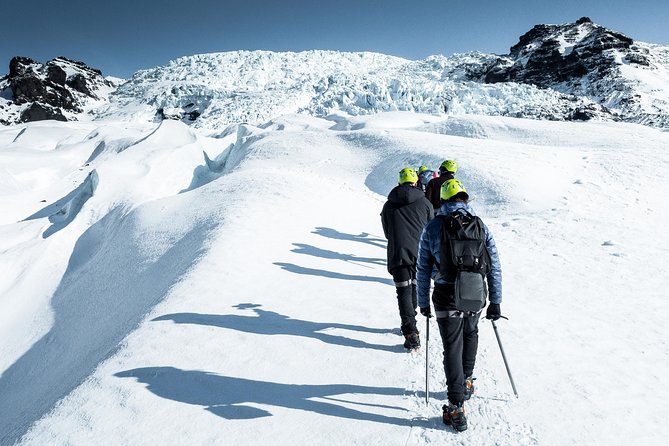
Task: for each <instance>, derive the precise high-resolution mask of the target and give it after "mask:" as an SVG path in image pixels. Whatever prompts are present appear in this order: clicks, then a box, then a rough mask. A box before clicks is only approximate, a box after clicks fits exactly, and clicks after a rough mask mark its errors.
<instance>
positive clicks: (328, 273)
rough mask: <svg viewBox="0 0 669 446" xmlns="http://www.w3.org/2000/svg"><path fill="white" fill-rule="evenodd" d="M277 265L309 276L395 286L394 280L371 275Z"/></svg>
mask: <svg viewBox="0 0 669 446" xmlns="http://www.w3.org/2000/svg"><path fill="white" fill-rule="evenodd" d="M274 264H275V265H277V266H280V267H281V268H282V269H284V270H286V271H290V272H291V273H295V274H304V275H308V276H320V277H327V278H329V279H341V280H358V281H361V282H378V283H382V284H384V285H390V286H393V287H394V286H395V285H394V284H393V281H392V280H390V279H382V278H380V277H370V276H357V275H354V274H343V273H337V272H334V271H326V270H322V269H314V268H305V267H304V266H299V265H295V264H293V263H283V262H274Z"/></svg>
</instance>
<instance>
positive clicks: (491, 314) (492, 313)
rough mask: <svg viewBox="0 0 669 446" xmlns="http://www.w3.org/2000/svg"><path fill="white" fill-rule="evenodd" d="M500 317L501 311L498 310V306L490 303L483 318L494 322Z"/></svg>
mask: <svg viewBox="0 0 669 446" xmlns="http://www.w3.org/2000/svg"><path fill="white" fill-rule="evenodd" d="M500 317H502V310H500V308H499V304H493V303H490V305H488V309H487V310H486V312H485V318H486V319H490V320H493V321H496V320H497V319H499V318H500Z"/></svg>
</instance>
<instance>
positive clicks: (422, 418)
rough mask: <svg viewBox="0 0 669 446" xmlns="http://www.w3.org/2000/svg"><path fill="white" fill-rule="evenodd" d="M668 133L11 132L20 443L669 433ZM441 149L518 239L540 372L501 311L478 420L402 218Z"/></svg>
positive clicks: (291, 120)
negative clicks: (453, 414)
mask: <svg viewBox="0 0 669 446" xmlns="http://www.w3.org/2000/svg"><path fill="white" fill-rule="evenodd" d="M253 79H254V82H266V81H267V79H264V80H262V79H258V78H253ZM668 143H669V134H667V133H666V132H662V131H659V130H656V129H652V128H649V127H644V126H641V125H636V124H624V123H606V122H588V123H585V122H579V123H573V122H571V123H570V122H550V121H537V120H524V119H514V118H506V117H490V116H477V115H467V114H463V115H459V116H453V117H446V116H436V115H433V114H418V113H412V112H406V111H405V112H402V111H394V112H390V113H378V114H373V115H358V116H350V115H347V114H345V113H343V112H339V113H337V114H332V115H329V116H326V117H315V116H309V115H304V114H289V115H284V116H281V117H278V118H273V119H271V120H269V121H266V122H264V123H261V124H259V125H257V126H256V125H251V124H249V123H247V124H240V123H237V124H234V125H231V126H228V127H225V128H222V129H220V130H219V131H217V132H212V130H211V129H203V130H199V129H197V128H194V127H189V126H187V125H186V124H183V123H181V122H178V121H163V122H162V123H153V122H134V123H129V122H126V121H115V120H105V121H92V122H78V123H61V122H52V121H48V122H40V123H31V124H21V125H15V126H9V127H2V128H0V172H2V176H1V177H0V178H2V181H0V206H2V209H3V213H2V214H0V215H2V217H1V220H0V252H1V253H2V255H1V256H0V269H1V270H2V271H3V275H2V276H1V277H0V338H1V339H3V342H2V343H0V372H1V373H2V375H0V395H2V397H1V398H0V444H3V445H5V444H13V443H14V442H15V441H16V442H18V443H19V444H22V445H43V444H50V445H66V444H67V445H87V444H91V443H103V444H183V443H189V444H244V445H247V444H248V445H253V444H257V445H266V444H312V445H321V444H322V445H329V444H365V445H367V444H384V445H406V444H409V445H421V444H451V443H452V444H463V445H480V444H499V445H518V444H527V445H532V444H541V445H553V444H555V445H558V444H559V445H564V444H643V445H654V444H658V445H659V444H663V443H664V439H665V438H666V437H667V435H669V428H668V427H667V425H666V423H665V422H664V421H665V420H666V419H667V417H668V416H669V411H668V410H667V407H668V406H667V404H666V401H667V399H668V398H669V390H667V389H668V386H667V385H666V384H667V382H666V376H667V375H668V373H669V361H668V359H669V357H668V356H669V353H668V352H669V348H668V345H667V340H666V335H665V329H664V320H665V319H666V316H667V313H668V310H669V304H668V303H667V300H666V298H665V297H666V296H665V294H666V293H665V289H666V285H667V283H666V278H667V266H666V265H667V264H668V262H667V260H668V257H669V247H668V246H667V243H666V240H667V237H666V232H665V231H666V230H665V229H664V224H663V223H662V222H663V221H666V220H667V219H668V218H669V207H668V206H667V204H666V200H665V197H666V195H667V193H668V192H669V187H668V185H667V180H666V178H667V177H668V176H669V163H668V162H667V155H666V148H667V147H668ZM443 159H455V160H456V161H457V162H458V165H459V166H460V169H459V171H458V173H457V177H458V178H459V179H461V180H462V181H463V182H464V184H465V186H466V187H467V189H468V191H469V192H470V195H471V196H472V198H473V200H472V206H473V207H474V208H475V210H476V211H477V212H478V213H479V215H481V216H482V218H483V219H484V221H485V222H486V224H487V225H488V226H489V227H490V229H491V231H492V233H493V234H494V236H495V239H496V242H497V245H498V248H499V251H500V256H501V261H502V269H503V275H504V278H503V281H504V297H503V302H502V312H503V314H505V315H507V316H508V317H509V320H508V321H499V322H498V323H497V325H498V328H499V330H500V336H501V338H502V341H503V342H504V349H505V352H506V354H507V357H508V359H509V363H510V366H511V370H512V372H513V376H514V380H515V382H516V385H517V388H518V392H519V398H518V399H516V398H515V397H514V395H513V392H512V389H511V386H510V384H509V381H508V378H507V376H506V372H505V369H504V364H503V362H502V359H501V356H500V352H499V348H498V346H497V344H496V340H495V337H494V333H493V329H492V327H491V326H490V323H489V322H488V321H485V320H484V321H481V323H480V347H479V354H478V359H477V367H476V371H475V376H476V377H477V380H476V385H477V393H476V394H475V396H474V397H473V398H472V399H471V400H470V401H469V402H467V403H466V410H467V415H468V420H469V425H470V427H469V429H468V430H467V431H466V432H464V433H460V434H458V433H455V432H454V431H452V430H450V429H449V428H447V427H446V426H444V425H443V424H442V423H441V421H440V413H441V405H442V404H443V403H444V399H445V382H444V372H443V368H442V366H441V362H442V349H441V345H440V341H439V337H438V333H437V326H436V324H435V323H434V321H433V322H432V326H431V330H430V337H431V338H430V341H429V350H428V348H426V339H425V334H426V326H425V320H424V319H423V318H422V317H421V318H420V319H419V328H420V329H421V338H422V342H423V347H422V348H421V350H420V351H419V352H417V353H413V354H408V353H406V352H405V351H404V349H403V348H402V347H401V343H402V341H403V339H402V337H401V336H400V335H399V329H398V327H399V316H398V314H397V304H396V298H395V290H394V288H393V286H392V280H391V276H390V275H389V274H388V273H387V271H386V268H385V255H386V252H385V239H384V237H383V231H382V229H381V225H380V217H379V213H380V210H381V207H382V205H383V203H384V202H385V196H386V195H387V193H388V192H389V191H390V189H391V188H392V187H393V186H394V184H395V182H396V175H397V172H398V171H399V170H400V169H401V168H403V167H405V166H414V167H415V166H419V165H423V164H424V165H427V166H428V167H432V168H436V167H437V166H438V165H439V164H440V163H441V161H443ZM42 200H45V201H42ZM426 355H428V363H429V369H428V374H429V382H430V401H429V404H426V403H425V393H424V392H425V359H426Z"/></svg>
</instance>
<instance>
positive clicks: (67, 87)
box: [2, 56, 112, 122]
mask: <svg viewBox="0 0 669 446" xmlns="http://www.w3.org/2000/svg"><path fill="white" fill-rule="evenodd" d="M109 86H112V84H111V83H110V82H109V81H107V80H106V79H105V78H104V77H103V76H102V72H101V71H100V70H97V69H94V68H90V67H88V66H87V65H86V64H84V63H82V62H77V61H74V60H70V59H67V58H64V57H57V58H55V59H53V60H50V61H49V62H47V63H46V64H42V63H39V62H37V61H35V60H33V59H30V58H28V57H21V56H17V57H14V58H12V60H11V61H10V62H9V74H8V75H7V76H6V77H5V78H3V82H2V88H3V90H5V91H10V92H11V94H10V95H9V96H10V97H9V100H10V104H9V105H8V107H9V106H11V105H13V106H20V108H21V111H20V114H19V118H18V121H20V122H28V121H37V120H44V119H56V120H61V121H62V120H67V117H66V116H65V115H64V113H69V115H70V116H73V115H75V114H77V113H81V112H82V107H83V106H84V105H85V104H86V103H88V102H89V101H94V100H98V99H99V98H98V95H97V94H96V91H98V90H99V89H100V88H102V87H109ZM4 95H5V97H6V96H7V94H6V93H4ZM26 105H27V106H26Z"/></svg>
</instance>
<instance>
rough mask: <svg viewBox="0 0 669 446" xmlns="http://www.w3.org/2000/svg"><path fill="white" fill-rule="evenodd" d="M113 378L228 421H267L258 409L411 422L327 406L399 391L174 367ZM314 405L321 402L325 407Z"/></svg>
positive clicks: (123, 374)
mask: <svg viewBox="0 0 669 446" xmlns="http://www.w3.org/2000/svg"><path fill="white" fill-rule="evenodd" d="M115 376H117V377H120V378H135V379H137V381H138V382H140V383H142V384H146V387H147V388H148V389H149V390H150V391H151V392H153V393H154V394H156V395H158V396H160V397H162V398H166V399H170V400H174V401H179V402H182V403H186V404H193V405H196V406H203V407H204V408H205V409H206V410H208V411H209V412H211V413H213V414H215V415H218V416H219V417H222V418H226V419H228V420H241V419H244V420H246V419H253V418H261V417H267V416H271V415H272V414H271V413H270V412H268V411H267V410H264V409H260V408H257V407H253V406H249V405H247V404H262V405H267V406H276V407H285V408H288V409H297V410H303V411H308V412H315V413H318V414H322V415H328V416H332V417H339V418H349V419H353V420H365V421H372V422H376V423H385V424H394V425H399V426H409V425H410V424H411V420H408V419H403V418H397V417H391V416H386V415H379V414H374V413H369V412H363V411H359V410H355V409H350V408H348V407H343V406H340V405H338V404H334V403H333V401H346V400H345V399H343V398H339V399H337V398H333V396H336V395H346V394H357V395H360V394H363V395H370V394H372V395H389V396H402V395H404V394H405V390H404V389H400V388H393V387H366V386H357V385H348V384H325V385H300V384H281V383H273V382H266V381H254V380H250V379H244V378H234V377H229V376H221V375H216V374H213V373H208V372H203V371H196V370H180V369H177V368H174V367H144V368H139V369H133V370H127V371H124V372H119V373H117V374H116V375H115ZM315 399H324V400H327V402H325V401H318V400H315ZM346 402H347V403H353V404H358V405H363V406H368V407H379V408H388V406H383V405H376V404H369V403H357V402H354V401H346ZM400 410H403V409H400Z"/></svg>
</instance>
